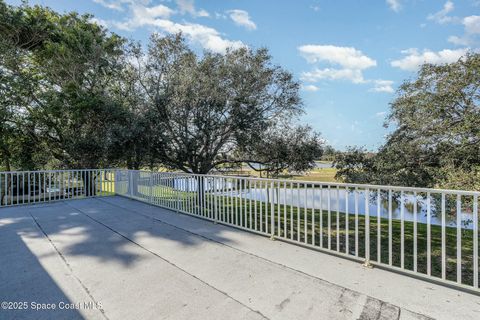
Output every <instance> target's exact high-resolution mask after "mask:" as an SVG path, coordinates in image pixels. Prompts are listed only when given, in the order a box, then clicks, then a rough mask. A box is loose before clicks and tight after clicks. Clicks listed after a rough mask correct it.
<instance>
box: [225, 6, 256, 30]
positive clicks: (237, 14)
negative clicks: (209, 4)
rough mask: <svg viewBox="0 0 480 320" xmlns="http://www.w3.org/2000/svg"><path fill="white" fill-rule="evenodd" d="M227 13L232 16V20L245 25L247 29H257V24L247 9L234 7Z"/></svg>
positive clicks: (239, 24)
mask: <svg viewBox="0 0 480 320" xmlns="http://www.w3.org/2000/svg"><path fill="white" fill-rule="evenodd" d="M227 13H228V14H229V16H230V19H232V21H233V22H234V23H235V24H236V25H238V26H241V27H245V28H246V29H247V30H255V29H257V25H256V24H255V23H254V22H253V21H252V19H250V15H249V14H248V12H247V11H245V10H240V9H234V10H229V11H227Z"/></svg>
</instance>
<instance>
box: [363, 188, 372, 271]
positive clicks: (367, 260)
mask: <svg viewBox="0 0 480 320" xmlns="http://www.w3.org/2000/svg"><path fill="white" fill-rule="evenodd" d="M363 265H364V266H365V267H367V268H371V267H372V265H371V264H370V189H368V188H367V189H365V262H364V263H363Z"/></svg>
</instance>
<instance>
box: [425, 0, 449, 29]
mask: <svg viewBox="0 0 480 320" xmlns="http://www.w3.org/2000/svg"><path fill="white" fill-rule="evenodd" d="M453 9H455V6H454V4H453V2H452V1H447V2H445V4H444V5H443V8H442V10H440V11H438V12H436V13H433V14H430V15H428V17H427V19H428V20H433V21H435V22H437V23H440V24H444V23H448V22H452V21H453V19H454V18H453V17H450V16H449V15H448V14H449V13H450V12H452V11H453Z"/></svg>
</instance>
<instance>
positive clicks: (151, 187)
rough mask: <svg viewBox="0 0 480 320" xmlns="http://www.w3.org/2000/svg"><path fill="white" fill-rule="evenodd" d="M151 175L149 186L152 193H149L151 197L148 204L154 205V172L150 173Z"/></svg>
mask: <svg viewBox="0 0 480 320" xmlns="http://www.w3.org/2000/svg"><path fill="white" fill-rule="evenodd" d="M149 174H150V178H149V181H148V184H149V188H150V193H149V197H148V202H149V203H153V184H152V181H153V172H150V173H149Z"/></svg>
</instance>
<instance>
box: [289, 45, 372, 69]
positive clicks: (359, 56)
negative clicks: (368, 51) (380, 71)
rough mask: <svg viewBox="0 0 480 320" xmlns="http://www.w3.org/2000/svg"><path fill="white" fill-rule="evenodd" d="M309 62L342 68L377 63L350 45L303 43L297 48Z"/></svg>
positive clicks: (364, 66)
mask: <svg viewBox="0 0 480 320" xmlns="http://www.w3.org/2000/svg"><path fill="white" fill-rule="evenodd" d="M298 50H299V51H300V54H301V55H302V56H303V57H304V58H305V59H306V60H307V62H309V63H316V62H328V63H332V64H337V65H340V66H342V67H343V68H348V69H357V70H363V69H367V68H370V67H374V66H376V65H377V62H376V61H375V60H373V59H371V58H369V57H367V56H366V55H364V54H363V53H362V52H361V51H360V50H357V49H355V48H352V47H337V46H332V45H311V44H310V45H304V46H301V47H299V48H298Z"/></svg>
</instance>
